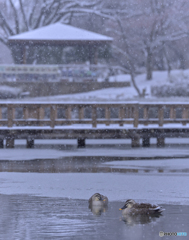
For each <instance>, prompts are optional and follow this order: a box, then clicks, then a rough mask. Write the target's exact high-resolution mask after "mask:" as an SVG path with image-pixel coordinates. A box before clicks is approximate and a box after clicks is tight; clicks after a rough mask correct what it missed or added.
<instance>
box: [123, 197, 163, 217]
mask: <svg viewBox="0 0 189 240" xmlns="http://www.w3.org/2000/svg"><path fill="white" fill-rule="evenodd" d="M119 210H123V211H122V214H123V215H127V214H132V215H134V214H152V215H153V214H160V213H161V212H162V211H163V210H164V209H163V208H162V207H160V206H157V205H151V204H149V203H140V204H139V203H136V202H135V201H134V200H133V199H128V200H127V201H126V202H125V204H124V206H123V207H122V208H120V209H119Z"/></svg>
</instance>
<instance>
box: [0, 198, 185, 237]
mask: <svg viewBox="0 0 189 240" xmlns="http://www.w3.org/2000/svg"><path fill="white" fill-rule="evenodd" d="M0 202H1V208H0V232H1V234H0V239H3V240H4V239H5V240H6V239H10V240H12V239H14V240H15V239H19V240H20V239H23V240H30V239H42V240H43V239H45V240H46V239H79V240H81V239H82V240H87V239H107V240H111V239H112V240H115V239H133V240H135V239H137V240H138V239H146V240H148V239H149V240H151V239H155V240H156V239H159V231H164V232H170V231H171V232H187V229H188V226H189V218H188V215H189V209H188V206H171V205H170V206H169V205H164V206H163V207H164V208H165V209H166V211H164V213H163V215H162V216H160V217H151V218H149V217H146V216H142V217H141V216H136V217H129V218H127V219H123V218H122V216H121V212H120V211H119V207H120V205H121V204H122V203H120V202H110V204H109V207H108V209H106V210H105V211H104V210H103V209H101V210H100V212H99V211H98V210H97V209H95V210H94V209H92V212H91V209H89V208H88V201H87V200H73V199H72V200H70V199H63V198H47V197H46V198H45V197H36V196H28V195H13V196H7V195H0ZM93 210H94V211H93ZM163 239H167V238H166V237H164V238H163ZM185 239H187V238H186V237H185Z"/></svg>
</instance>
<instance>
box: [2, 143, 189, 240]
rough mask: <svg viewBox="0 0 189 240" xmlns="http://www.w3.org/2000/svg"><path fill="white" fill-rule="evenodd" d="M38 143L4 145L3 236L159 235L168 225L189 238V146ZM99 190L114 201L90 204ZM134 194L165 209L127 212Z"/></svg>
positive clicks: (84, 237) (25, 238)
mask: <svg viewBox="0 0 189 240" xmlns="http://www.w3.org/2000/svg"><path fill="white" fill-rule="evenodd" d="M34 150H35V151H34ZM34 150H33V149H29V150H27V149H26V150H23V149H14V150H11V149H10V150H7V149H2V150H1V156H0V158H1V161H0V183H1V184H0V202H1V208H0V233H1V234H0V240H1V239H2V240H6V239H10V240H12V239H13V240H17V239H18V240H22V239H23V240H30V239H31V240H33V239H39V240H41V239H42V240H43V239H44V240H48V239H49V240H51V239H66V240H67V239H71V240H72V239H77V240H88V239H103V240H104V239H105V240H106V239H107V240H115V239H116V240H117V239H120V240H122V239H129V240H130V239H132V240H138V239H140V240H141V239H145V240H151V239H154V240H156V239H161V238H160V237H159V232H160V231H163V232H187V234H188V236H186V237H183V239H189V217H188V216H189V207H188V205H189V188H188V179H189V152H188V146H187V147H183V148H181V147H180V149H179V150H178V149H177V148H175V150H174V148H164V149H157V148H149V149H142V148H140V149H137V150H136V149H126V150H125V149H124V150H123V151H121V150H122V149H117V148H116V149H115V150H114V151H113V150H112V148H107V149H106V148H102V149H98V148H86V149H85V150H84V149H77V150H74V151H73V150H68V151H66V150H62V151H58V150H57V151H54V150H53V151H52V152H50V151H44V149H43V150H42V154H41V152H40V150H39V149H34ZM44 153H45V155H44ZM47 156H48V157H49V158H47ZM50 157H51V158H50ZM95 192H100V193H102V194H104V195H107V196H108V198H109V206H108V209H92V210H91V209H89V208H88V200H87V199H89V197H90V196H91V195H92V194H94V193H95ZM129 198H132V199H134V200H136V201H137V202H150V203H152V204H160V205H161V206H163V208H165V211H164V212H163V214H162V215H161V216H156V217H148V216H137V217H131V216H130V217H127V218H123V217H122V213H121V211H119V208H120V207H122V206H123V204H124V201H125V200H126V199H129ZM173 238H174V237H173V236H164V237H163V239H173Z"/></svg>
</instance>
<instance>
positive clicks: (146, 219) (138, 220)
mask: <svg viewBox="0 0 189 240" xmlns="http://www.w3.org/2000/svg"><path fill="white" fill-rule="evenodd" d="M161 216H162V214H154V215H151V216H150V215H146V214H142V215H141V214H138V215H126V216H125V215H124V216H123V217H122V220H123V222H125V224H127V225H135V224H146V223H151V222H156V221H157V219H158V218H160V217H161Z"/></svg>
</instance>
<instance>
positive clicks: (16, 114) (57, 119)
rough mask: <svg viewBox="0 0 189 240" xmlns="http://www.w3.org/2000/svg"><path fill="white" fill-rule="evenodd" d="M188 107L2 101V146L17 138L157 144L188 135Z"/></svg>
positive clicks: (31, 142) (81, 144)
mask: <svg viewBox="0 0 189 240" xmlns="http://www.w3.org/2000/svg"><path fill="white" fill-rule="evenodd" d="M187 123H189V104H186V103H174V104H173V103H137V102H132V103H43V102H40V103H23V102H15V103H0V147H1V148H2V147H4V146H3V142H4V140H6V147H7V148H12V147H14V140H15V139H26V140H27V147H33V146H34V139H77V140H78V147H84V146H85V139H87V138H88V139H121V138H122V139H126V138H130V139H131V140H132V146H133V147H137V146H139V145H140V138H142V139H143V146H149V145H150V138H152V137H153V138H154V137H155V138H157V144H158V146H163V145H164V139H165V138H166V137H189V127H187V126H186V125H187Z"/></svg>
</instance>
